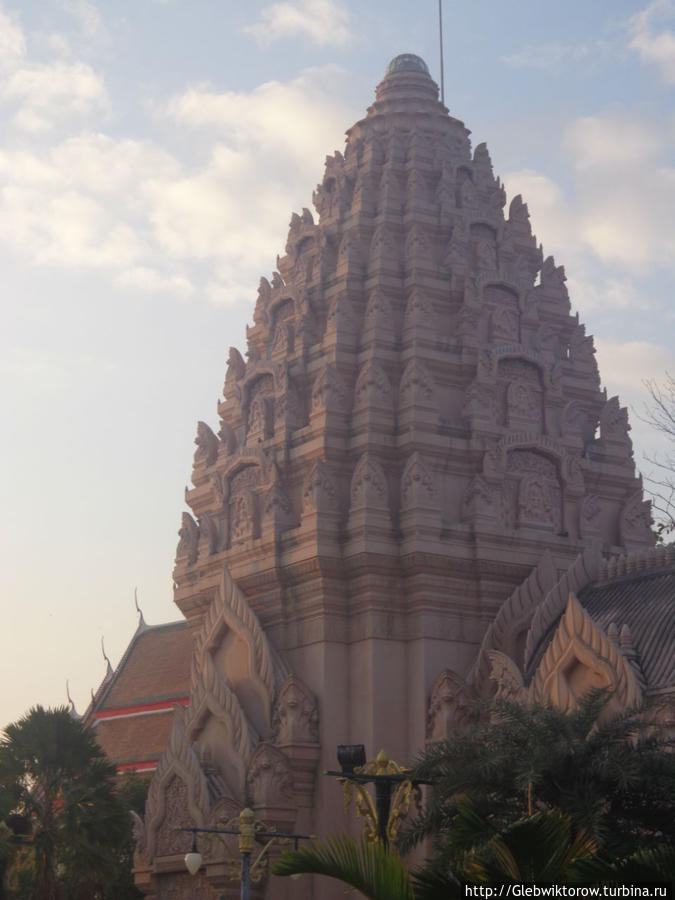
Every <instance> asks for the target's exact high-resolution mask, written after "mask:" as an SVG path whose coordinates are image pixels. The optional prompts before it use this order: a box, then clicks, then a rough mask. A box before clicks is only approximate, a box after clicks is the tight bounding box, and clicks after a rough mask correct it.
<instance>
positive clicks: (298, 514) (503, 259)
mask: <svg viewBox="0 0 675 900" xmlns="http://www.w3.org/2000/svg"><path fill="white" fill-rule="evenodd" d="M313 199H314V205H315V208H316V211H317V213H318V221H316V220H315V219H314V216H313V215H312V213H311V212H310V211H309V210H308V209H303V210H302V212H301V213H294V214H293V216H292V218H291V221H290V227H289V233H288V238H287V241H286V246H285V252H284V255H283V256H281V257H278V258H277V265H276V271H275V272H274V273H273V275H272V276H271V278H269V279H268V278H261V280H260V284H259V287H258V296H257V300H256V304H255V310H254V314H253V324H252V325H251V327H250V328H248V330H247V335H246V337H247V352H246V359H244V357H243V356H242V355H241V354H240V353H239V351H237V350H236V349H232V350H231V351H230V357H229V361H228V365H227V372H226V376H225V385H224V400H223V401H222V402H221V403H220V404H219V406H218V413H219V416H220V419H221V424H220V429H219V431H218V434H217V435H216V433H215V432H214V430H212V429H211V428H210V427H209V426H208V425H206V424H205V423H203V422H202V423H199V428H198V433H197V439H196V444H197V451H196V452H195V457H194V469H193V474H192V483H193V487H192V488H191V489H190V490H189V491H188V492H187V494H186V501H187V503H188V505H189V507H190V509H191V511H192V514H189V513H187V512H186V513H184V514H183V519H182V524H181V529H180V542H179V545H178V550H177V558H176V567H175V570H174V581H175V599H176V602H177V604H178V605H179V607H180V609H181V610H182V612H183V613H184V615H185V616H186V617H187V618H188V619H190V620H191V622H192V623H193V625H194V628H195V630H196V631H197V630H198V629H201V631H200V632H199V633H200V634H201V637H200V638H199V641H198V643H197V645H196V646H197V648H198V649H197V651H196V657H195V673H196V674H195V676H194V679H195V685H196V687H195V691H196V694H195V696H198V697H199V698H200V699H199V703H200V704H202V707H200V708H203V709H209V710H211V711H213V710H216V709H218V708H219V704H220V706H221V707H222V709H223V712H222V716H221V719H220V720H219V721H225V720H226V719H227V716H230V717H231V720H232V722H235V723H236V727H235V726H234V725H233V726H232V728H233V729H234V731H232V730H231V731H230V732H223V731H222V729H221V726H220V725H217V723H216V721H215V720H214V721H213V722H211V724H210V725H209V724H204V723H205V721H206V719H205V716H206V713H203V714H201V713H200V714H199V715H198V714H197V712H190V711H188V713H187V716H186V720H185V723H184V726H182V727H184V731H185V734H184V739H183V738H181V737H180V735H175V736H174V737H173V738H172V741H173V743H172V746H173V747H174V750H173V751H171V752H173V753H174V754H175V759H176V760H178V759H179V757H180V758H181V759H182V758H183V757H184V758H185V760H187V759H188V758H190V759H192V757H191V756H190V754H191V753H192V754H193V755H194V753H196V752H197V751H196V750H195V749H194V748H195V747H197V745H198V744H199V742H200V741H202V740H203V739H205V738H204V737H203V736H204V735H206V734H207V733H208V735H209V738H208V739H209V742H210V746H211V748H212V750H211V756H210V759H211V761H212V762H211V764H212V765H221V767H223V768H227V767H228V766H229V767H230V771H229V772H225V771H223V775H224V776H225V780H226V781H228V783H230V784H231V790H232V793H231V796H233V797H234V796H238V795H239V794H241V795H242V796H243V795H244V793H245V787H244V784H243V782H242V779H243V778H244V777H247V778H249V779H250V778H252V777H253V776H252V775H251V771H253V770H251V768H250V765H251V763H250V760H249V759H244V756H246V754H250V753H253V755H254V756H255V754H257V753H259V752H261V753H262V752H263V751H262V750H260V749H256V750H254V749H253V748H255V747H258V748H264V747H268V748H269V747H271V744H269V742H270V741H273V740H274V739H275V738H274V735H275V733H277V732H276V731H275V728H274V727H273V721H274V720H275V716H276V717H277V719H278V717H279V715H280V713H279V711H278V709H277V708H276V706H275V704H277V705H278V703H279V702H280V701H279V700H278V697H279V696H281V695H283V691H284V690H286V691H288V690H290V688H288V687H286V688H282V687H281V684H282V679H283V678H284V677H286V676H285V675H284V672H286V671H290V672H291V675H289V676H288V677H287V678H286V681H283V684H284V685H287V686H288V684H291V682H289V681H288V679H289V678H290V679H294V678H298V679H299V681H298V682H297V684H296V682H292V683H293V684H294V685H295V687H294V688H293V690H295V691H300V689H299V688H298V687H297V685H298V684H301V685H302V690H301V691H300V694H301V695H302V696H303V697H305V698H309V699H305V700H303V704H304V705H303V708H306V710H308V712H307V713H306V718H307V722H309V721H310V718H311V721H312V723H313V725H312V727H313V729H314V731H313V732H312V734H313V735H315V736H314V737H312V738H311V740H312V741H318V743H316V746H317V747H318V746H319V745H320V753H321V761H320V763H321V768H324V769H330V768H333V767H334V753H335V746H336V745H337V744H338V743H345V742H362V741H363V742H364V743H365V744H366V745H367V748H368V751H369V752H371V753H372V754H373V755H374V753H375V752H376V751H377V750H378V749H379V748H380V747H385V748H386V750H387V752H388V753H389V754H390V755H391V756H393V757H395V758H397V759H399V760H400V761H402V762H406V761H408V760H410V759H412V758H413V756H414V754H415V753H416V752H418V751H419V749H420V747H421V746H422V744H423V742H424V739H425V734H426V731H425V724H426V722H425V720H426V707H427V698H428V696H429V692H430V690H431V689H432V686H433V685H434V684H439V683H440V682H438V677H439V672H445V673H446V675H447V677H446V678H445V680H444V681H443V685H446V686H447V685H450V686H453V685H454V687H453V688H452V691H450V693H451V694H452V697H450V696H449V695H448V697H446V696H445V694H444V695H443V698H441V699H439V700H438V703H440V705H441V706H443V704H445V706H448V704H450V705H451V706H452V705H453V704H454V705H457V704H458V703H459V702H460V700H459V699H458V698H460V699H461V695H462V690H460V689H459V688H457V685H460V686H461V682H462V678H463V676H464V675H465V674H466V672H467V670H468V668H469V665H470V663H471V661H472V659H473V658H474V656H475V653H476V650H477V649H478V647H479V646H480V643H481V640H482V638H483V635H484V633H485V630H486V626H487V623H489V622H490V621H491V619H492V617H493V616H494V615H495V613H496V612H497V610H498V609H499V607H500V604H501V603H502V602H503V601H504V600H505V599H506V598H507V597H508V596H509V595H510V594H511V593H512V592H513V590H514V589H515V588H516V586H517V585H519V584H520V583H521V582H522V581H523V580H524V579H525V578H526V577H527V576H528V575H529V574H530V572H531V571H532V569H533V567H535V566H536V565H537V564H538V563H539V562H540V560H541V559H542V558H543V557H544V554H546V553H547V552H548V554H550V557H551V559H552V561H553V565H554V566H555V567H556V568H557V569H559V570H560V569H566V568H568V567H569V566H570V565H571V564H572V563H573V562H574V560H575V559H576V557H577V556H578V554H579V553H580V552H581V551H583V549H584V546H586V545H587V544H589V542H590V543H593V544H599V545H602V547H603V548H604V549H605V551H609V552H616V551H617V550H618V548H619V547H625V548H626V549H639V548H640V547H645V546H648V545H650V544H651V543H652V535H651V532H650V530H649V525H648V520H649V509H648V505H647V504H645V503H644V501H643V499H642V491H641V484H640V482H639V481H638V480H637V479H636V477H635V472H634V464H633V460H632V450H631V444H630V438H629V437H628V429H629V426H628V423H627V419H626V416H625V410H622V409H621V407H620V405H619V403H618V400H616V398H612V399H611V400H607V397H606V394H604V393H603V392H601V390H600V386H599V376H598V370H597V366H596V363H595V358H594V352H595V351H594V348H593V340H592V338H591V337H589V336H587V335H586V334H585V331H584V327H583V325H581V324H580V323H579V321H578V317H573V316H571V315H570V303H569V298H568V293H567V288H566V284H565V273H564V270H563V268H562V267H561V266H558V265H556V263H555V261H554V260H553V257H551V256H548V257H546V258H544V255H543V252H542V249H541V247H540V246H539V245H538V244H537V241H536V239H535V237H534V235H533V234H532V231H531V228H530V222H529V216H528V211H527V206H526V205H525V204H524V203H523V201H522V199H521V198H520V197H519V196H518V197H516V198H514V199H513V200H512V202H511V204H510V206H509V208H508V212H507V214H506V215H505V212H504V207H505V203H506V195H505V191H504V188H503V186H502V184H501V182H500V180H499V178H498V177H496V176H495V175H494V172H493V170H492V163H491V160H490V156H489V154H488V151H487V148H486V146H485V145H484V144H479V145H478V146H477V147H476V148H475V150H474V151H473V153H472V150H471V144H470V141H469V131H468V130H467V129H466V128H465V126H464V124H463V123H462V122H460V121H459V120H458V119H455V118H453V117H452V116H450V115H448V111H447V109H446V108H445V107H444V106H443V105H442V104H441V103H440V102H439V100H438V88H437V86H436V85H435V84H434V82H433V81H432V79H431V78H430V76H429V73H428V70H427V67H426V65H425V64H424V62H423V61H422V60H421V59H420V58H419V57H416V56H413V55H412V54H404V55H403V56H399V57H396V59H394V60H393V61H392V63H391V64H390V66H389V68H388V70H387V74H386V76H385V78H384V79H383V81H382V82H381V84H380V85H379V86H378V88H377V91H376V99H375V102H374V103H373V105H372V106H371V107H370V108H369V109H368V112H367V115H366V117H365V118H363V119H362V120H360V121H359V122H357V123H356V124H355V125H354V126H353V127H352V128H351V129H349V131H348V132H347V142H346V147H345V151H344V154H342V153H340V152H336V153H335V154H334V155H332V156H329V157H328V158H327V160H326V166H325V173H324V177H323V180H322V182H321V183H320V184H319V185H318V187H317V189H316V191H315V192H314V195H313ZM228 598H230V599H228ZM514 640H515V638H514ZM246 648H248V649H246ZM197 657H199V658H197ZM207 657H208V658H207ZM269 660H271V661H272V662H270V661H269ZM282 662H283V665H282ZM284 666H286V667H287V669H284ZM448 666H450V667H451V669H449V668H447V667H448ZM265 673H266V674H265ZM280 673H281V674H280ZM447 673H450V674H449V675H448V674H447ZM457 673H459V674H457ZM256 685H258V688H259V699H256V696H257V695H256V690H258V688H256V690H254V687H255V686H256ZM455 688H457V690H455ZM439 690H440V688H439ZM443 690H445V688H443ZM280 692H281V693H280ZM303 692H304V693H303ZM446 694H447V691H446ZM284 696H285V695H284ZM439 697H440V694H439ZM219 698H220V699H219ZM441 700H442V702H441ZM315 701H316V705H313V704H315ZM293 702H294V703H295V704H296V705H295V706H292V705H290V704H286V706H285V707H284V709H287V711H288V710H297V709H298V708H299V707H298V705H297V703H296V701H295V700H294V701H293ZM301 705H302V704H301ZM445 706H443V708H445ZM439 708H440V706H439ZM228 710H229V712H228ZM235 711H236V715H235ZM288 714H289V715H291V712H288ZM213 715H214V716H215V713H213ZM292 715H296V712H293V713H292ZM302 728H305V730H306V731H307V736H306V741H308V742H310V737H309V736H308V735H309V731H308V730H307V729H306V727H305V725H303V726H302ZM302 728H300V726H299V725H298V726H297V728H296V725H293V727H292V728H291V727H290V726H289V727H288V728H287V729H286V730H287V731H288V733H293V734H295V733H296V732H297V729H300V731H302ZM219 729H221V730H219ZM294 729H295V730H294ZM235 732H236V734H237V735H238V736H239V737H238V738H237V740H238V741H239V743H237V744H236V746H235V743H236V742H234V743H233V740H234V739H233V738H232V737H231V734H234V733H235ZM284 733H285V732H284ZM303 733H304V732H303ZM226 734H227V735H230V736H226ZM219 735H220V737H218V736H219ZM276 740H277V744H275V745H274V746H275V747H276V748H277V749H274V750H271V749H270V750H269V752H268V751H265V752H267V753H268V756H269V758H270V759H272V756H274V759H275V760H276V762H275V763H274V765H277V763H278V765H280V766H281V765H282V762H281V761H280V757H278V756H275V754H277V750H279V747H280V745H279V743H278V738H277V739H276ZM218 741H220V742H221V745H219V744H218ZM244 745H245V746H246V747H247V748H249V749H248V750H247V751H246V754H243V755H242V751H241V747H243V746H244ZM308 745H309V744H308ZM219 746H221V750H220V751H219V750H218V747H219ZM312 746H315V744H312ZM181 747H182V748H183V749H176V748H181ZM226 747H229V749H227V750H226V749H222V748H226ZM279 752H281V750H279ZM303 752H304V751H303ZM317 752H319V751H318V750H317ZM180 754H183V756H181V755H180ZM270 754H271V755H270ZM294 754H295V755H294ZM282 755H285V758H287V760H289V761H290V762H288V765H289V766H290V767H291V769H293V771H294V772H295V775H294V776H293V777H295V778H296V779H297V778H300V775H299V774H298V773H299V772H300V771H302V773H303V774H302V778H301V782H302V784H303V791H304V792H305V793H304V794H303V795H302V798H301V799H300V801H298V802H299V803H300V807H298V808H301V809H303V810H304V812H303V813H302V815H300V813H298V815H299V816H300V818H297V819H295V820H293V821H294V822H295V827H296V828H299V829H300V830H302V828H305V829H309V830H310V831H313V832H314V833H325V832H327V831H329V830H330V829H331V828H332V827H336V820H335V819H334V816H335V815H337V814H338V813H337V808H338V807H339V797H337V794H336V798H337V799H336V798H333V799H330V798H327V796H325V795H326V791H325V789H323V788H322V793H321V797H322V799H320V800H318V801H316V803H318V805H315V800H314V799H312V797H313V794H312V791H313V790H314V788H313V784H314V782H313V775H312V771H313V770H312V768H311V765H309V763H308V762H307V760H308V759H309V758H310V757H309V756H307V754H306V753H305V755H304V756H303V755H302V754H301V753H300V751H299V750H297V747H296V748H295V749H293V747H291V746H288V747H286V746H285V745H284V748H283V753H282ZM310 756H311V754H310ZM252 758H253V757H251V759H252ZM256 758H257V757H256ZM228 759H229V760H237V765H238V766H239V768H240V769H242V771H241V772H239V770H237V769H236V768H233V767H232V765H231V764H230V763H228V762H227V760H228ZM195 760H196V757H195ZM219 760H220V762H218V761H219ZM302 760H304V762H302ZM184 764H185V765H187V763H184ZM270 764H271V763H270ZM171 765H173V763H170V762H166V763H165V769H166V771H167V772H169V771H170V770H171V769H170V767H171ZM175 765H176V766H178V762H176V763H175ZM181 765H182V763H181ZM190 765H191V766H193V768H194V769H195V773H196V772H197V768H196V767H197V763H196V762H195V761H193V762H191V763H190ZM247 765H248V766H249V770H248V775H246V776H244V774H242V773H243V770H244V768H245V767H246V766H247ZM284 765H285V763H284ZM242 766H243V768H242ZM302 766H304V768H302ZM282 767H283V766H282ZM293 767H295V768H293ZM176 771H178V769H176ZM255 771H258V769H256V770H255ZM289 771H290V769H289ZM190 777H191V778H193V780H194V784H195V785H197V784H198V783H201V782H200V781H199V778H200V777H201V776H198V775H197V774H194V775H193V776H190ZM256 777H257V776H256ZM167 778H168V775H167ZM186 778H187V776H186ZM235 782H236V783H235ZM297 783H300V782H299V781H298V782H297ZM249 787H250V785H249ZM158 790H159V788H158ZM194 790H195V791H196V790H197V788H196V787H195V789H194ZM251 790H253V788H251ZM255 790H257V791H258V794H257V795H256V796H260V797H262V796H263V794H264V791H262V788H260V786H259V784H258V787H256V788H255ZM261 791H262V793H260V792H261ZM195 796H197V795H196V794H195ZM331 797H332V795H331ZM333 800H335V802H333ZM195 802H196V801H195ZM200 802H201V801H200ZM260 802H261V803H263V801H262V800H261V801H260ZM275 802H276V801H275ZM279 802H281V801H279ZM284 802H286V801H284ZM270 803H271V801H270ZM272 805H274V804H272ZM156 808H157V809H158V810H159V809H161V808H162V807H161V803H160V801H159V800H157V805H156ZM157 816H158V818H157V824H156V826H153V827H156V828H157V829H159V828H160V824H159V823H160V821H161V819H160V818H159V813H157ZM303 816H304V818H303ZM158 833H159V832H158Z"/></svg>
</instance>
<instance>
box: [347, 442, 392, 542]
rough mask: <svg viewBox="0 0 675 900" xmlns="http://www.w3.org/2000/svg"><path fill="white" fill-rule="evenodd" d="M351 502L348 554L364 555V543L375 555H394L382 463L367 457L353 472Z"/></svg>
mask: <svg viewBox="0 0 675 900" xmlns="http://www.w3.org/2000/svg"><path fill="white" fill-rule="evenodd" d="M350 501H351V505H350V508H349V517H348V520H347V531H348V534H349V540H348V542H347V544H346V545H345V554H346V555H351V553H353V552H361V551H362V550H363V542H364V541H366V542H367V545H368V546H369V548H370V550H372V551H373V552H381V553H392V552H394V550H395V547H394V544H393V541H392V532H391V509H390V506H389V487H388V484H387V477H386V475H385V473H384V470H383V469H382V466H381V465H380V464H379V462H378V461H377V460H376V459H375V458H374V457H373V456H371V455H369V454H367V453H364V455H363V456H362V457H361V459H360V460H359V462H358V463H357V464H356V467H355V469H354V474H353V476H352V481H351V490H350ZM396 552H398V551H397V550H396Z"/></svg>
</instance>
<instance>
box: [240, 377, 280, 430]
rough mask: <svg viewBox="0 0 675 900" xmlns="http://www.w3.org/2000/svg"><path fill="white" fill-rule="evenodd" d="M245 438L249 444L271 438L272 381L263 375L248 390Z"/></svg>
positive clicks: (272, 427) (271, 378) (272, 420)
mask: <svg viewBox="0 0 675 900" xmlns="http://www.w3.org/2000/svg"><path fill="white" fill-rule="evenodd" d="M247 407H248V410H247V412H248V414H247V427H246V437H247V440H248V441H249V442H255V441H256V440H260V441H263V440H265V439H266V438H268V437H271V436H272V434H273V429H274V425H273V422H274V416H273V410H274V379H273V377H272V375H270V374H265V375H261V376H260V378H257V379H256V380H255V381H254V382H253V384H251V385H250V386H249V389H248V403H247Z"/></svg>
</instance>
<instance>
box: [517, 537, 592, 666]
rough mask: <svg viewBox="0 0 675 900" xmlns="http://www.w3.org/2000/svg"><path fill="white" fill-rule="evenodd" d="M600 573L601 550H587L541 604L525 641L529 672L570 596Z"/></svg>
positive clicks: (526, 661) (579, 556)
mask: <svg viewBox="0 0 675 900" xmlns="http://www.w3.org/2000/svg"><path fill="white" fill-rule="evenodd" d="M599 572H600V551H599V549H598V548H597V547H596V546H591V547H587V548H586V549H585V550H584V551H583V553H580V554H579V555H578V556H577V558H576V559H575V560H574V562H573V563H572V565H571V566H570V567H569V569H568V570H567V571H566V572H565V574H564V575H563V576H562V578H561V579H560V580H559V581H558V582H557V584H555V586H554V587H553V588H551V590H550V591H549V592H548V593H547V594H546V596H545V598H544V599H543V600H542V601H541V602H540V603H539V604H538V606H537V608H536V610H535V611H534V615H533V616H532V621H531V623H530V629H529V631H528V633H527V640H526V642H525V660H524V665H525V671H527V670H528V669H529V667H530V664H531V662H532V659H533V657H534V655H535V653H536V651H537V648H538V647H539V645H540V643H541V641H542V640H543V639H544V638H545V636H546V635H547V633H548V631H549V629H550V628H551V626H552V625H553V623H554V622H555V621H556V620H557V619H558V617H559V616H560V615H561V614H562V612H563V610H564V609H565V607H566V605H567V600H568V597H569V595H570V593H571V592H574V593H577V592H578V591H580V590H581V589H582V588H584V587H586V585H587V584H589V583H590V582H591V581H593V579H594V578H597V576H598V574H599Z"/></svg>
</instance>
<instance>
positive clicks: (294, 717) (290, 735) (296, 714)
mask: <svg viewBox="0 0 675 900" xmlns="http://www.w3.org/2000/svg"><path fill="white" fill-rule="evenodd" d="M272 727H273V729H274V736H275V743H277V744H279V746H281V747H286V746H293V745H296V744H318V742H319V707H318V704H317V700H316V697H315V696H314V694H313V693H312V692H311V691H310V689H309V688H308V687H307V685H306V684H305V683H304V682H303V681H302V680H301V679H300V678H298V676H297V675H289V676H288V678H287V679H286V680H285V681H284V683H283V684H282V686H281V688H280V690H279V696H278V698H277V702H276V705H275V708H274V715H273V718H272Z"/></svg>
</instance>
